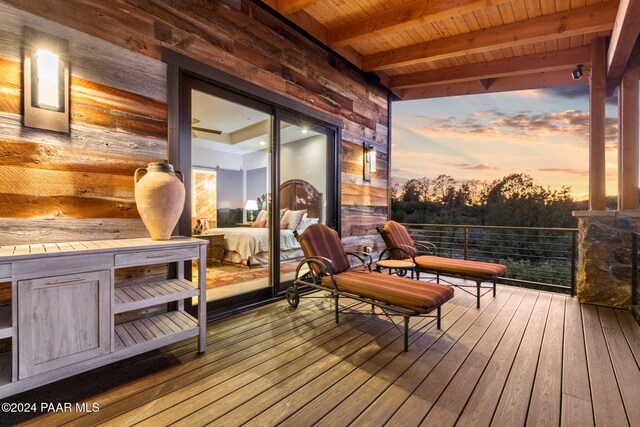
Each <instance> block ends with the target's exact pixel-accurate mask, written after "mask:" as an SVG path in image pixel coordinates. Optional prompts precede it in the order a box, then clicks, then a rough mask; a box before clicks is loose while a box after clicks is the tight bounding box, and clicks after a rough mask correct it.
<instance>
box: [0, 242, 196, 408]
mask: <svg viewBox="0 0 640 427" xmlns="http://www.w3.org/2000/svg"><path fill="white" fill-rule="evenodd" d="M206 245H207V242H206V241H205V240H201V239H193V238H186V237H176V238H173V239H171V240H166V241H153V240H151V239H122V240H100V241H87V242H68V243H51V244H33V245H20V246H2V247H0V282H11V285H12V287H11V290H12V302H11V305H10V306H5V307H0V339H6V340H11V351H10V352H4V353H0V398H4V397H7V396H11V395H13V394H16V393H20V392H22V391H25V390H28V389H31V388H34V387H38V386H40V385H43V384H47V383H50V382H53V381H56V380H59V379H62V378H65V377H69V376H72V375H75V374H78V373H80V372H84V371H88V370H90V369H93V368H96V367H99V366H103V365H106V364H109V363H112V362H115V361H118V360H121V359H125V358H128V357H131V356H134V355H136V354H140V353H143V352H146V351H149V350H152V349H155V348H158V347H163V346H166V345H168V344H171V343H174V342H177V341H181V340H184V339H186V338H190V337H194V336H198V337H199V342H198V348H199V351H200V352H201V353H202V352H204V351H205V348H206V341H205V338H206V306H207V305H206V302H205V303H204V304H202V303H199V304H198V318H197V319H196V318H194V317H192V316H191V315H189V314H188V313H186V312H185V311H184V300H185V299H187V298H192V297H196V296H197V297H198V301H199V302H202V301H206V258H207V251H206ZM193 259H198V260H199V263H198V266H199V271H198V273H199V274H198V278H199V280H198V284H193V283H191V282H190V281H188V280H185V278H184V261H189V260H193ZM160 263H176V272H177V274H176V276H177V277H176V278H175V279H167V280H156V281H146V282H145V281H139V280H138V281H131V282H129V283H127V282H125V283H118V286H117V287H116V286H115V281H114V272H115V270H116V269H119V268H126V267H136V266H145V265H151V264H160ZM171 302H175V303H176V304H175V305H176V310H174V311H169V312H165V313H160V314H156V315H153V316H150V317H142V318H139V319H136V320H132V321H129V322H126V323H121V324H117V325H116V324H115V315H116V314H118V313H124V312H127V311H132V310H139V309H144V308H146V307H152V306H156V305H159V304H165V303H171Z"/></svg>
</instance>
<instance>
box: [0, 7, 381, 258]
mask: <svg viewBox="0 0 640 427" xmlns="http://www.w3.org/2000/svg"><path fill="white" fill-rule="evenodd" d="M24 25H28V26H31V27H33V28H36V29H38V30H40V31H44V32H48V33H50V34H53V35H55V36H58V37H62V38H64V39H67V40H69V43H70V49H69V50H70V54H71V59H70V64H71V68H70V69H71V83H70V86H71V98H70V103H71V132H70V133H69V134H68V135H67V134H60V133H54V132H47V131H40V130H36V129H30V128H26V127H23V126H22V117H21V97H22V88H21V65H20V62H21V56H20V55H21V46H22V31H23V30H22V28H23V26H24ZM162 47H165V48H169V49H172V50H174V51H176V52H178V53H180V54H183V55H186V56H189V57H191V58H194V59H196V60H198V61H201V62H203V63H206V64H208V65H210V66H212V67H215V68H217V69H219V70H222V71H224V72H227V73H230V74H233V75H235V76H237V77H240V78H243V79H246V80H248V81H250V82H252V83H254V84H257V85H259V86H262V87H264V88H267V89H269V90H271V91H274V92H276V93H278V94H281V95H286V96H287V97H289V98H292V99H294V100H296V101H298V102H300V103H303V104H306V105H307V106H310V107H313V108H315V109H317V110H319V111H321V112H324V113H328V114H330V115H332V116H334V117H336V118H339V119H341V120H342V121H343V123H344V129H343V132H342V141H341V147H340V148H341V149H340V162H341V175H342V176H341V183H342V184H341V196H342V229H343V235H344V236H345V243H346V244H347V245H348V246H349V247H350V248H353V249H355V248H357V247H360V248H361V247H362V246H364V245H369V246H371V245H373V246H375V245H376V244H377V243H379V242H381V240H380V239H379V238H378V237H377V235H376V232H375V229H374V227H373V224H378V225H379V224H382V223H383V222H384V221H385V220H386V219H387V214H388V177H389V174H388V159H387V154H386V153H387V141H388V135H389V123H388V120H389V112H388V94H387V93H386V92H385V91H384V90H383V89H382V88H380V87H379V86H377V85H372V84H370V83H367V82H366V81H365V79H364V78H363V76H362V75H361V74H359V73H357V72H356V71H354V70H353V69H352V68H350V67H349V66H348V65H346V64H345V63H342V62H341V61H340V60H338V59H336V58H335V57H333V56H331V55H330V54H329V53H327V52H326V51H324V50H322V49H321V48H320V47H318V46H317V45H315V44H314V43H312V42H311V41H310V40H308V39H307V38H306V37H305V36H304V35H301V34H299V33H297V32H296V31H295V30H294V29H292V28H290V27H288V26H286V25H285V24H283V23H282V22H281V21H279V20H277V19H276V18H274V17H273V16H272V15H270V14H269V13H267V12H266V11H264V10H263V9H261V8H259V7H256V6H255V5H252V4H251V3H249V2H241V1H231V0H229V1H215V2H204V1H195V0H191V1H189V0H179V1H165V0H152V1H148V0H145V1H138V0H116V1H111V2H108V4H107V3H104V2H101V1H98V0H62V1H58V2H56V3H55V7H52V5H51V4H50V3H48V2H23V1H19V0H0V151H1V152H2V154H3V155H2V156H1V157H0V166H1V167H0V244H2V245H6V244H20V243H28V242H33V241H45V240H46V241H66V240H88V239H97V238H99V239H107V238H130V237H142V236H145V235H147V232H146V230H145V229H144V227H143V225H142V222H141V221H140V219H139V216H138V212H137V210H136V207H135V202H134V199H133V179H132V176H133V172H134V171H135V169H136V168H138V167H141V166H144V165H146V164H147V163H148V162H152V161H163V160H166V159H167V158H168V143H167V88H166V84H167V83H166V82H167V67H166V65H165V64H164V63H163V62H161V60H160V56H161V48H162ZM363 142H367V143H369V144H372V145H374V146H375V147H376V150H377V153H378V154H377V156H378V168H377V169H378V172H376V173H375V174H374V175H373V179H372V180H371V181H370V182H365V181H363V179H362V143H363ZM25 219H29V220H30V221H24V220H25Z"/></svg>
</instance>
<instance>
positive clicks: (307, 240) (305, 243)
mask: <svg viewBox="0 0 640 427" xmlns="http://www.w3.org/2000/svg"><path fill="white" fill-rule="evenodd" d="M298 241H299V242H300V246H301V247H302V252H304V256H305V257H307V258H309V257H314V256H321V257H325V258H329V259H330V260H331V262H333V274H340V273H342V272H343V271H347V270H349V269H350V268H351V265H350V264H349V258H347V253H346V252H345V250H344V247H343V246H342V241H340V236H338V233H337V232H336V231H335V230H332V229H330V228H329V227H327V226H326V225H324V224H313V225H310V226H309V227H307V229H306V230H305V231H304V233H302V234H301V235H300V236H298ZM313 270H314V271H315V273H316V274H320V269H319V268H318V266H317V265H315V264H314V265H313Z"/></svg>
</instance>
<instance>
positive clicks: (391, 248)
mask: <svg viewBox="0 0 640 427" xmlns="http://www.w3.org/2000/svg"><path fill="white" fill-rule="evenodd" d="M391 251H400V252H403V253H404V255H405V258H413V256H412V255H411V254H412V252H413V248H412V247H411V246H407V245H400V246H387V248H386V249H385V250H383V251H382V252H380V256H379V257H378V261H381V260H383V259H384V258H383V257H384V256H385V255H388V257H389V258H392V257H393V253H392V252H391Z"/></svg>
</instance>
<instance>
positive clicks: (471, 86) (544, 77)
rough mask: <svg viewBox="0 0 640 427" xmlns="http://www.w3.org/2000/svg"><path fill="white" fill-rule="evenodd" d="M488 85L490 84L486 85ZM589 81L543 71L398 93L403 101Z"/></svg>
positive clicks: (419, 88) (565, 74)
mask: <svg viewBox="0 0 640 427" xmlns="http://www.w3.org/2000/svg"><path fill="white" fill-rule="evenodd" d="M487 83H490V84H487ZM588 84H589V79H587V78H585V77H583V78H582V79H580V80H573V79H572V78H571V73H568V72H567V71H566V70H561V71H545V72H541V73H531V74H524V75H519V76H509V77H501V78H497V79H490V80H485V81H484V82H482V81H481V82H480V84H478V81H476V80H474V81H467V82H458V83H450V84H442V85H436V86H425V87H418V88H410V89H404V90H400V91H398V93H399V95H400V97H401V98H402V100H403V101H407V100H411V99H428V98H442V97H448V96H461V95H477V94H482V93H496V92H511V91H516V90H528V89H542V88H548V87H558V86H580V85H588Z"/></svg>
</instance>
